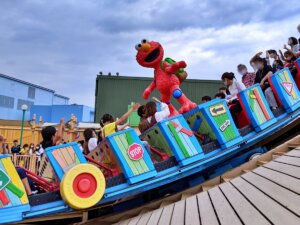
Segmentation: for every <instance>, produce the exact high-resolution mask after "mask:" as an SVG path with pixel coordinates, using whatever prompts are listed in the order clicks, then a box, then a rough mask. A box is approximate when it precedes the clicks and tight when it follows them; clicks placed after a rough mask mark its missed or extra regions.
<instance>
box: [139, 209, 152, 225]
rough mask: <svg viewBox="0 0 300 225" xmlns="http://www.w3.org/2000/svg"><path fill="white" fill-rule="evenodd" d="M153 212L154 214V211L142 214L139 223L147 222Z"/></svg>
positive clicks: (142, 224) (141, 224)
mask: <svg viewBox="0 0 300 225" xmlns="http://www.w3.org/2000/svg"><path fill="white" fill-rule="evenodd" d="M151 214H152V211H150V212H146V213H144V214H142V215H141V218H140V220H139V222H138V223H137V225H144V224H147V223H148V221H149V219H150V216H151Z"/></svg>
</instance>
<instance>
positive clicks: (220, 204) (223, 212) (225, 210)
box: [208, 187, 242, 225]
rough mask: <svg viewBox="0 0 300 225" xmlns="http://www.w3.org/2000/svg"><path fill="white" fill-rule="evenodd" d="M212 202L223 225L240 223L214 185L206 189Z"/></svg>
mask: <svg viewBox="0 0 300 225" xmlns="http://www.w3.org/2000/svg"><path fill="white" fill-rule="evenodd" d="M208 193H209V196H210V199H211V201H212V204H213V205H214V208H215V210H216V213H217V216H218V218H219V221H220V223H221V224H223V225H226V224H228V225H234V224H242V223H241V221H240V219H239V218H238V217H237V215H236V214H235V212H234V210H233V209H232V207H231V205H230V204H229V203H228V201H227V200H226V198H225V197H224V195H223V194H222V192H221V191H220V189H219V187H214V188H212V189H210V190H209V191H208Z"/></svg>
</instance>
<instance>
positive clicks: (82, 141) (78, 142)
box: [77, 140, 98, 153]
mask: <svg viewBox="0 0 300 225" xmlns="http://www.w3.org/2000/svg"><path fill="white" fill-rule="evenodd" d="M77 144H78V146H79V148H80V151H81V152H82V153H83V152H84V149H83V146H84V140H80V141H77ZM97 144H98V143H97Z"/></svg>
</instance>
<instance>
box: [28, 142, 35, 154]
mask: <svg viewBox="0 0 300 225" xmlns="http://www.w3.org/2000/svg"><path fill="white" fill-rule="evenodd" d="M32 154H34V144H33V143H31V144H30V145H29V155H32Z"/></svg>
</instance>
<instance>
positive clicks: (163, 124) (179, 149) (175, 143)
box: [156, 115, 205, 166]
mask: <svg viewBox="0 0 300 225" xmlns="http://www.w3.org/2000/svg"><path fill="white" fill-rule="evenodd" d="M156 126H157V127H158V128H159V129H160V131H161V133H162V135H163V136H164V138H165V140H166V141H167V142H168V145H169V147H170V148H171V150H172V152H173V154H174V156H175V158H176V160H177V161H178V163H179V165H181V166H185V165H188V164H190V163H193V162H195V161H198V160H200V159H203V158H204V157H205V156H204V153H203V151H202V148H201V146H200V144H199V142H198V140H197V138H196V137H195V135H194V133H193V131H192V130H191V129H190V127H189V125H188V124H187V122H186V121H185V119H184V117H183V116H182V115H177V116H174V117H171V118H168V119H165V120H162V121H160V122H158V123H157V124H156Z"/></svg>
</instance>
